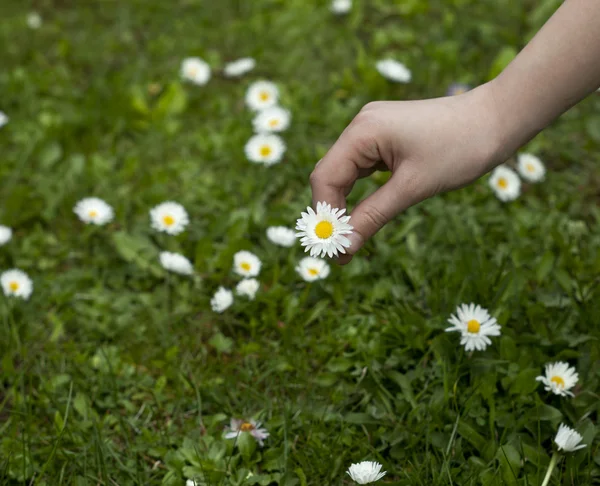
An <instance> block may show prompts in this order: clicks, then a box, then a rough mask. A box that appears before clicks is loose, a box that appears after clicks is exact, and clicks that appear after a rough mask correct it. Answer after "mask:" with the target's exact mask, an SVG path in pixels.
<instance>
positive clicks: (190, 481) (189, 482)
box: [185, 479, 201, 486]
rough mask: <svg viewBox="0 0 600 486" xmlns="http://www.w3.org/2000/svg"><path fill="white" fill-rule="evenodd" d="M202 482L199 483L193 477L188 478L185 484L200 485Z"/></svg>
mask: <svg viewBox="0 0 600 486" xmlns="http://www.w3.org/2000/svg"><path fill="white" fill-rule="evenodd" d="M200 484H201V483H197V482H196V481H194V480H193V479H188V480H187V481H186V482H185V486H200Z"/></svg>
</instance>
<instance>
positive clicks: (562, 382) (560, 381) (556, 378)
mask: <svg viewBox="0 0 600 486" xmlns="http://www.w3.org/2000/svg"><path fill="white" fill-rule="evenodd" d="M550 381H552V382H554V383H556V386H559V387H561V388H564V387H565V380H563V379H562V377H560V376H553V377H552V378H550Z"/></svg>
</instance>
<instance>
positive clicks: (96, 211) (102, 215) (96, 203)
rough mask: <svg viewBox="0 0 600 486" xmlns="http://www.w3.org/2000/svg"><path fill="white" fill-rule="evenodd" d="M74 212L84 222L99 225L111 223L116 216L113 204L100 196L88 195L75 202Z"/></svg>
mask: <svg viewBox="0 0 600 486" xmlns="http://www.w3.org/2000/svg"><path fill="white" fill-rule="evenodd" d="M73 212H74V213H75V214H76V215H77V216H78V217H79V219H80V220H81V221H83V222H84V223H86V224H95V225H97V226H102V225H105V224H106V223H110V222H111V221H112V220H113V218H114V216H115V212H114V210H113V208H112V206H110V204H108V203H106V202H105V201H103V200H102V199H100V198H98V197H86V198H84V199H82V200H80V201H79V202H78V203H77V204H75V207H74V208H73Z"/></svg>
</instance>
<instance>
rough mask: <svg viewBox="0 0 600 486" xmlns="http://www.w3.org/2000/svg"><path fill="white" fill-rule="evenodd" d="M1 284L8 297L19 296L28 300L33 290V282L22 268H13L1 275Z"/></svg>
mask: <svg viewBox="0 0 600 486" xmlns="http://www.w3.org/2000/svg"><path fill="white" fill-rule="evenodd" d="M0 285H2V291H3V292H4V295H6V296H7V297H19V298H20V299H23V300H27V299H29V297H30V296H31V293H32V292H33V282H32V281H31V279H30V278H29V276H28V275H27V274H26V273H25V272H23V271H22V270H17V269H12V270H7V271H6V272H3V273H2V274H1V275H0Z"/></svg>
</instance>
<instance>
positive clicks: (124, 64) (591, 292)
mask: <svg viewBox="0 0 600 486" xmlns="http://www.w3.org/2000/svg"><path fill="white" fill-rule="evenodd" d="M558 3H560V2H556V1H546V2H541V3H540V2H533V1H527V2H514V1H512V0H511V1H509V0H500V1H496V2H489V1H484V2H478V1H475V0H453V1H452V2H449V1H445V0H432V1H424V0H403V1H399V0H397V1H392V0H363V1H360V0H356V1H355V8H354V10H353V11H352V13H351V14H350V15H349V16H348V17H344V18H337V17H334V16H332V15H331V14H330V13H329V11H328V6H327V2H318V1H316V0H286V1H284V0H252V1H250V0H218V1H217V0H176V1H163V2H158V1H156V2H150V1H142V0H136V1H133V0H130V1H122V2H112V1H103V2H101V1H93V0H90V1H87V2H75V1H74V0H43V1H39V2H31V4H30V2H24V1H20V0H4V1H3V2H2V5H1V6H0V65H1V66H2V68H1V70H0V93H1V95H0V110H3V111H5V112H6V113H7V114H8V115H9V116H10V117H11V121H10V123H9V124H8V125H7V126H5V127H4V128H2V129H0V154H1V160H0V223H2V224H6V225H9V226H12V227H13V228H14V230H15V235H14V239H13V241H12V242H10V243H9V244H8V245H6V246H3V247H1V248H0V269H6V268H11V267H18V268H21V269H23V270H25V271H26V272H27V273H28V274H29V275H30V276H31V277H32V278H33V279H34V284H35V290H34V294H33V296H32V298H31V299H30V300H29V301H28V302H21V301H9V300H6V299H3V300H1V301H0V312H1V322H2V325H1V326H0V355H1V357H2V361H1V365H0V378H1V382H0V479H1V480H2V482H1V484H9V485H16V484H31V485H33V484H35V485H52V486H55V485H71V484H73V485H78V486H82V485H121V486H124V485H151V484H153V485H154V484H156V485H159V484H167V485H183V484H184V483H185V478H186V477H192V476H196V477H198V478H204V481H205V482H206V484H210V485H218V484H232V485H233V484H235V485H241V484H247V485H250V484H260V485H268V484H281V485H286V486H292V485H298V486H304V485H306V484H308V485H324V484H337V485H340V484H350V480H349V479H348V478H347V476H346V475H345V474H344V471H345V470H346V468H347V467H348V466H349V465H350V463H352V462H358V461H360V460H377V461H380V462H382V463H383V464H384V469H385V470H387V471H388V474H387V475H386V476H385V478H384V479H383V480H382V481H381V482H382V483H386V484H396V485H455V486H459V485H460V486H466V485H479V484H485V485H505V484H506V485H531V486H534V485H539V484H540V483H541V480H542V478H543V475H544V472H545V467H546V466H547V465H548V463H549V460H550V456H551V454H552V448H553V445H552V438H553V437H554V434H555V432H556V429H557V427H558V424H559V423H560V422H561V421H564V422H565V423H567V424H569V425H573V426H575V427H576V428H577V429H578V430H579V431H580V432H581V433H582V434H583V436H584V441H585V442H586V444H588V447H586V448H585V449H584V450H582V451H580V452H578V453H576V454H572V455H569V456H567V458H566V459H562V460H561V462H560V463H559V466H558V467H557V469H556V471H555V474H554V476H553V480H552V483H551V484H553V485H558V484H564V485H567V484H568V485H582V486H583V485H591V484H598V482H599V481H600V447H599V446H600V441H599V440H598V427H599V426H598V417H599V410H600V399H599V382H600V344H599V341H598V340H599V339H600V325H599V323H600V299H599V290H598V284H599V283H600V279H599V277H598V275H600V253H599V249H600V232H599V230H598V228H599V226H598V224H599V220H600V211H599V210H598V201H599V197H600V176H599V175H598V174H599V167H600V165H599V164H598V163H599V162H600V161H599V160H598V159H599V158H600V157H599V156H598V153H599V152H598V149H599V148H600V146H599V145H600V114H599V113H600V98H598V97H597V96H592V97H590V98H589V99H587V100H585V101H584V102H582V103H581V104H580V105H579V106H577V107H575V108H573V109H572V110H571V111H570V112H568V113H567V114H565V115H564V116H563V117H562V118H561V119H560V120H559V121H557V122H556V123H555V124H554V125H553V126H552V127H550V128H548V129H547V130H546V131H545V132H543V133H542V134H541V135H539V136H538V137H537V138H536V139H535V140H534V141H532V142H531V143H530V145H529V147H528V150H529V151H532V152H534V153H537V154H538V155H540V156H541V157H542V158H543V160H544V161H545V162H546V164H547V168H548V175H547V178H546V181H545V182H544V183H543V184H539V185H535V186H529V187H526V188H525V190H524V193H523V194H522V196H521V198H520V199H518V200H517V201H515V202H514V203H510V204H502V203H501V202H499V201H498V200H496V199H495V198H494V196H493V195H492V193H491V192H490V190H489V188H488V187H487V184H486V182H485V181H480V182H478V183H476V184H474V185H473V186H471V187H468V188H465V189H463V190H460V191H457V192H454V193H451V194H446V195H443V196H438V197H435V198H433V199H431V200H429V201H426V202H424V203H422V204H420V205H419V206H417V207H414V208H411V209H409V210H408V211H406V213H404V214H403V215H401V216H400V217H399V218H398V219H397V220H396V221H394V222H393V223H391V224H389V225H388V226H387V227H386V228H385V229H384V230H383V231H381V233H380V234H378V235H377V236H376V237H375V238H374V240H373V241H372V242H370V243H369V244H368V245H367V247H366V248H365V249H364V250H362V251H361V253H360V255H359V256H358V257H357V258H356V259H355V261H354V262H353V263H352V264H351V265H349V266H347V267H344V268H339V267H334V268H332V274H331V275H330V277H329V278H328V279H327V280H325V281H323V282H321V283H315V284H312V285H307V284H305V283H304V282H302V281H301V280H300V279H299V277H298V276H297V275H296V274H295V272H294V267H295V265H296V263H297V261H298V260H299V259H300V258H301V256H302V251H301V249H300V248H299V247H297V248H294V249H292V250H286V249H283V248H275V247H273V246H272V245H271V244H270V243H269V242H268V241H267V240H266V238H265V234H264V232H265V229H266V227H267V226H269V225H272V224H286V225H292V224H293V223H294V221H295V218H296V217H297V216H298V215H299V213H300V210H301V209H302V208H303V207H305V206H306V205H307V204H309V202H310V189H309V184H308V175H309V174H310V172H311V169H312V167H313V166H314V163H315V162H316V161H317V160H318V159H319V158H320V157H321V156H322V155H323V154H324V153H325V152H326V150H327V148H328V147H329V146H330V145H331V144H332V143H333V142H334V141H335V139H336V138H337V136H338V135H339V134H340V132H341V131H342V130H343V128H344V127H345V126H346V124H347V123H348V122H349V121H350V120H351V119H352V118H353V116H354V115H355V114H356V113H357V112H358V110H359V109H360V108H361V106H362V105H364V104H365V103H367V102H368V101H371V100H374V99H416V98H424V97H435V96H441V95H443V94H444V92H445V90H446V88H447V86H448V85H449V84H450V83H451V82H453V81H464V82H469V83H471V84H478V83H482V82H484V81H486V80H487V79H489V77H490V76H493V74H494V72H496V71H497V69H499V68H501V66H502V63H503V58H504V57H505V56H506V53H507V52H508V53H510V52H511V51H512V50H515V49H516V50H518V49H520V48H521V47H522V46H523V45H524V43H525V42H526V41H527V40H528V39H529V38H530V36H531V35H532V34H533V32H535V31H536V29H537V28H538V27H539V26H540V25H541V24H542V23H543V22H544V20H545V19H546V18H547V17H548V16H549V15H550V14H551V12H552V9H553V8H554V7H556V5H557V4H558ZM34 8H35V9H36V10H37V11H39V12H40V14H41V15H42V17H43V19H44V24H43V26H42V27H41V29H39V30H37V31H32V30H30V29H28V28H27V27H26V24H25V17H26V15H27V13H28V12H29V11H31V10H32V9H34ZM189 55H198V56H201V57H203V58H205V59H206V60H207V61H209V62H210V64H211V65H212V66H213V68H214V70H215V71H217V72H215V73H214V75H213V79H212V80H211V81H210V82H209V84H208V85H207V86H205V87H202V88H200V87H194V86H191V85H187V84H182V83H181V82H180V80H179V78H178V71H179V64H180V61H181V59H182V58H184V57H186V56H189ZM245 55H251V56H254V57H256V59H257V61H258V67H257V69H256V70H255V71H254V72H253V73H251V74H250V75H248V76H247V77H244V78H242V79H241V80H236V81H232V80H225V79H223V78H222V77H221V76H219V74H218V70H219V68H220V67H222V65H223V64H224V62H226V61H228V60H231V59H235V58H237V57H242V56H245ZM387 55H392V56H394V57H396V58H397V59H399V60H401V61H403V62H405V63H406V64H407V65H408V66H409V67H410V68H411V69H412V71H413V76H414V81H413V82H412V83H411V84H409V85H392V84H389V83H387V82H386V81H385V80H384V79H382V78H381V77H380V76H379V75H378V74H377V72H376V71H375V70H374V67H373V65H374V62H375V61H376V60H377V59H378V58H380V57H382V56H387ZM557 69H559V67H557ZM263 78H264V79H271V80H273V81H275V82H277V83H278V85H279V87H280V89H281V91H282V101H281V102H282V104H283V105H284V106H286V107H288V108H289V109H290V110H291V111H292V114H293V122H292V123H293V124H292V128H291V129H290V130H289V131H288V132H287V133H285V134H284V138H285V140H286V143H287V145H288V150H287V154H286V157H285V161H284V162H282V163H281V164H279V165H276V166H273V167H271V168H264V167H260V166H256V165H252V164H250V163H248V162H247V161H246V160H245V157H244V153H243V146H244V143H245V142H246V140H247V139H248V138H249V137H250V136H251V133H252V131H251V123H250V121H251V118H252V116H251V114H250V113H249V112H248V111H247V110H246V108H245V107H244V102H243V97H244V92H245V89H246V88H247V86H248V84H249V83H250V82H251V81H253V80H256V79H263ZM407 123H410V120H407ZM380 183H382V179H381V178H380V177H378V176H376V177H373V178H371V179H369V180H366V181H363V182H361V183H360V184H358V185H357V186H356V188H355V190H354V192H353V194H352V196H351V198H350V205H352V204H354V203H355V202H356V201H357V200H359V199H361V198H362V197H364V195H366V194H368V193H369V192H371V191H373V190H374V189H375V188H376V187H377V185H378V184H380ZM90 195H95V196H98V197H102V198H104V199H105V200H107V201H108V202H109V203H110V204H112V205H113V206H114V207H115V210H116V218H115V221H114V223H112V224H110V225H109V226H107V227H103V228H96V229H94V230H93V229H91V228H89V227H84V226H83V225H82V223H81V222H80V221H78V220H77V218H76V217H75V215H74V214H73V212H72V208H73V206H74V204H75V202H76V201H77V200H78V199H80V198H82V197H87V196H90ZM168 199H173V200H176V201H178V202H180V203H182V204H183V205H184V206H185V207H186V208H187V210H188V211H189V213H190V216H191V220H192V222H191V224H190V226H189V229H188V230H187V231H186V232H185V233H183V234H182V235H180V236H178V237H168V236H166V235H163V234H157V233H156V232H153V231H152V230H151V229H150V227H149V221H148V210H149V209H150V208H151V207H152V206H153V205H155V204H157V203H159V202H161V201H164V200H168ZM163 249H168V250H172V251H179V252H181V253H184V254H185V255H187V256H188V257H189V258H191V259H192V260H193V261H194V264H195V268H196V271H197V273H198V275H200V276H201V278H200V279H197V280H191V279H186V278H180V277H177V276H174V275H173V276H171V277H169V278H167V276H166V275H165V273H164V271H163V270H162V269H161V268H160V266H159V265H158V260H157V254H158V252H159V251H160V250H163ZM240 249H248V250H251V251H253V252H255V253H256V254H258V255H259V256H260V257H261V258H262V260H263V264H264V266H263V271H262V272H261V275H260V281H261V283H262V287H261V290H260V291H259V294H258V295H257V299H256V300H255V301H254V302H251V303H250V302H244V301H242V300H241V299H238V300H237V301H236V303H235V305H234V307H232V308H231V309H230V310H229V311H227V312H225V313H224V314H222V315H217V314H215V313H213V312H212V311H211V310H210V305H209V300H210V297H211V295H212V294H213V292H214V291H215V290H216V288H217V287H218V286H220V285H225V286H227V287H232V286H233V285H235V283H236V282H237V279H236V278H235V277H234V275H233V274H232V272H231V262H232V255H233V254H234V253H235V252H236V251H238V250H240ZM471 301H473V302H477V303H480V304H481V305H483V306H484V307H487V308H488V309H490V311H491V312H492V314H493V315H495V316H496V317H497V318H498V321H499V323H500V324H501V325H502V326H503V332H502V337H500V338H496V339H494V342H493V345H492V346H491V347H490V348H489V349H488V350H486V351H485V352H477V353H474V354H472V355H469V354H465V353H464V351H462V349H461V348H460V346H459V345H458V336H456V335H454V334H447V333H444V332H443V330H444V328H445V327H446V325H447V324H446V319H447V318H448V317H449V315H450V314H451V313H452V312H453V311H454V309H455V307H456V306H457V305H458V304H460V303H461V302H471ZM559 359H560V360H568V361H569V362H570V363H571V364H572V365H575V366H576V367H577V370H578V372H579V375H580V383H579V385H578V387H577V389H576V396H575V398H572V399H564V398H562V399H559V398H558V397H555V396H551V395H549V394H547V393H546V392H544V391H543V388H542V387H541V386H538V383H536V382H535V381H534V378H535V376H537V375H539V374H541V372H542V369H543V365H544V364H545V363H547V362H548V361H551V360H559ZM230 417H247V418H251V417H254V418H257V419H259V420H261V421H262V422H263V423H264V426H265V427H267V428H268V430H269V432H270V433H271V437H270V438H269V439H268V440H267V442H266V445H265V447H264V448H263V449H256V448H255V447H254V443H253V442H252V441H247V440H246V439H247V437H245V436H244V438H242V439H240V442H239V444H238V446H239V447H238V446H236V447H234V443H233V441H225V440H224V439H223V438H222V435H223V430H224V426H225V425H226V424H227V423H228V421H229V418H230Z"/></svg>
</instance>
